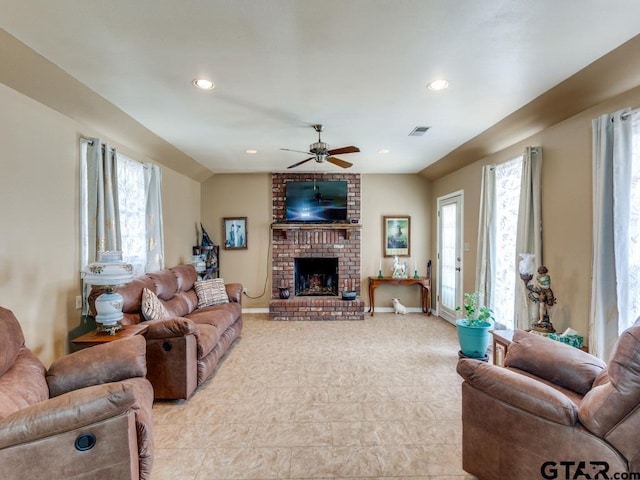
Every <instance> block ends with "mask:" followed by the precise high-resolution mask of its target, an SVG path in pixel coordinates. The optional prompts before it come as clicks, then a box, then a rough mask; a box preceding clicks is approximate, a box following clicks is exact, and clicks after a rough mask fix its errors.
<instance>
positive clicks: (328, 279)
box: [293, 257, 338, 297]
mask: <svg viewBox="0 0 640 480" xmlns="http://www.w3.org/2000/svg"><path fill="white" fill-rule="evenodd" d="M293 268H294V278H295V294H296V295H298V296H302V297H304V296H332V295H338V259H337V258H314V257H312V258H296V259H294V267H293Z"/></svg>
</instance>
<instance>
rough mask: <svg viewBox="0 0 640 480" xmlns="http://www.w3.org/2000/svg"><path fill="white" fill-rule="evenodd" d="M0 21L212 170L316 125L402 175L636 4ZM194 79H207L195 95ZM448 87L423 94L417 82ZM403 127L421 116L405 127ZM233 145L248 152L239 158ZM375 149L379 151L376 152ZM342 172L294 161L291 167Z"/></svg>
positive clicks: (198, 5) (631, 25)
mask: <svg viewBox="0 0 640 480" xmlns="http://www.w3.org/2000/svg"><path fill="white" fill-rule="evenodd" d="M0 11H2V14H1V15H0V27H1V28H3V29H4V30H6V31H7V32H8V33H10V34H11V35H13V36H14V37H16V38H17V39H19V40H20V41H22V42H23V43H25V44H26V45H28V46H29V47H31V48H32V49H34V50H35V51H37V52H38V53H40V54H41V55H43V56H44V57H46V58H47V59H49V60H50V61H51V62H53V63H54V64H56V65H58V66H59V67H60V68H62V69H63V70H65V71H66V72H67V73H69V74H70V75H72V76H73V77H75V78H76V79H78V80H79V81H80V82H82V83H84V84H85V85H87V86H88V87H89V88H91V89H92V90H93V91H95V92H97V93H98V94H99V95H101V96H102V97H104V98H105V99H107V100H108V101H110V102H111V103H113V104H114V105H116V106H117V107H119V108H120V109H122V110H123V111H124V112H126V113H127V114H129V115H130V116H131V117H133V118H134V119H136V120H137V121H138V122H140V123H141V124H142V125H144V126H145V127H147V128H148V129H150V130H151V131H153V132H154V133H155V134H157V135H158V136H160V137H162V138H164V139H165V140H166V141H168V142H169V143H171V144H173V145H174V146H175V147H177V148H178V149H180V150H182V151H183V152H185V153H186V154H187V155H189V156H191V157H192V158H193V159H195V160H196V161H197V162H199V163H201V164H202V165H204V166H206V167H207V168H209V169H210V170H211V171H213V172H216V173H226V172H273V171H283V170H285V169H286V167H287V166H288V165H291V164H293V163H296V162H298V161H300V160H303V159H304V158H305V156H304V155H303V154H301V153H294V152H284V151H281V150H280V148H290V149H294V150H305V151H306V150H307V149H308V146H309V144H310V143H312V142H314V141H316V139H317V137H316V133H315V132H314V131H313V130H312V128H311V127H310V125H311V124H314V123H322V124H324V126H325V130H324V132H323V140H324V141H325V142H327V143H329V148H338V147H343V146H346V145H356V146H358V147H359V148H360V150H361V152H360V153H354V154H346V155H342V156H340V158H342V159H344V160H348V161H350V162H353V163H354V166H353V167H352V168H351V169H350V170H349V171H353V172H360V173H415V172H419V171H420V170H422V169H423V168H425V167H426V166H428V165H430V164H432V163H433V162H435V161H437V160H439V159H440V158H442V157H443V156H445V155H446V154H447V153H449V152H451V151H452V150H454V149H455V148H456V147H458V146H460V145H461V144H463V143H465V142H466V141H468V140H469V139H471V138H473V137H475V136H476V135H478V134H480V133H481V132H483V131H484V130H486V129H487V128H488V127H490V126H491V125H493V124H495V123H496V122H498V121H499V120H500V119H502V118H504V117H505V116H507V115H509V114H510V113H512V112H514V111H515V110H517V109H519V108H520V107H522V106H523V105H525V104H527V103H528V102H530V101H531V100H532V99H534V98H535V97H537V96H539V95H540V94H542V93H544V92H545V91H547V90H549V89H550V88H551V87H553V86H554V85H556V84H558V83H559V82H561V81H562V80H564V79H566V78H567V77H569V76H571V75H572V74H574V73H576V72H577V71H578V70H580V69H582V68H583V67H585V66H587V65H588V64H590V63H591V62H593V61H594V60H596V59H597V58H599V57H601V56H602V55H604V54H606V53H608V52H609V51H611V50H613V49H614V48H616V47H617V46H619V45H620V44H622V43H624V42H625V41H626V40H628V39H630V38H632V37H634V36H635V35H637V34H638V33H640V3H639V2H638V1H637V0H608V1H606V2H603V1H602V0H580V1H577V0H491V1H477V0H394V1H388V0H322V1H311V0H308V1H307V0H206V1H204V0H200V1H196V0H181V1H177V0H154V1H152V2H151V1H148V2H143V1H131V0H111V1H104V0H57V1H55V2H54V1H51V0H0ZM198 77H205V78H209V79H211V80H213V81H214V82H215V84H216V87H215V89H214V90H211V91H199V90H196V89H195V88H194V87H193V85H192V83H191V82H192V80H193V79H195V78H198ZM436 78H446V79H447V80H448V81H449V82H450V88H449V89H448V90H446V91H442V92H431V91H429V90H427V89H426V88H425V86H426V84H427V82H428V81H430V80H433V79H436ZM416 126H429V127H431V128H430V130H429V131H428V132H427V133H426V134H425V135H424V136H421V137H410V136H408V134H409V132H410V131H411V130H412V129H413V128H414V127H416ZM246 149H256V150H258V153H257V154H255V155H248V154H246V153H245V150H246ZM380 149H388V150H390V153H388V154H386V155H381V154H379V153H378V150H380ZM314 167H315V168H317V170H318V171H341V169H340V168H339V167H337V166H335V165H331V164H322V165H317V164H315V162H308V163H306V164H305V165H304V166H303V167H300V168H299V170H300V171H305V170H307V171H308V170H310V169H314Z"/></svg>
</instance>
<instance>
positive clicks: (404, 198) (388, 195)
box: [202, 174, 431, 309]
mask: <svg viewBox="0 0 640 480" xmlns="http://www.w3.org/2000/svg"><path fill="white" fill-rule="evenodd" d="M361 188H362V219H361V221H362V225H363V226H362V294H363V297H364V298H365V300H367V301H368V297H367V285H368V281H367V277H368V276H370V275H377V274H378V263H379V261H380V259H381V258H382V216H384V215H410V216H411V242H412V248H411V262H410V263H411V265H410V267H411V269H413V264H414V261H417V262H418V266H419V270H420V271H419V273H420V274H421V275H424V274H425V268H426V267H425V266H426V262H427V260H428V253H429V251H430V245H429V241H430V229H431V225H430V224H431V221H430V212H431V208H430V195H429V182H428V181H427V180H425V179H424V178H423V177H421V176H419V175H362V183H361ZM271 204H272V203H271V174H220V175H214V176H213V177H211V178H209V179H208V180H207V181H205V182H204V183H203V184H202V222H203V224H204V227H205V229H206V230H207V232H209V234H210V235H211V237H212V239H213V241H214V242H216V243H218V244H222V240H223V235H222V219H223V218H224V217H234V216H240V217H247V226H248V236H247V239H248V248H247V250H224V249H221V253H220V273H221V276H222V277H223V278H224V279H225V281H227V282H240V283H242V284H243V285H244V286H245V287H246V288H247V290H248V294H249V295H250V296H251V297H259V298H254V299H252V298H249V297H247V296H245V297H244V300H243V306H244V307H245V308H260V309H266V308H268V306H269V300H270V292H271V261H270V243H269V242H270V235H271V228H270V225H271ZM383 265H384V267H383V268H384V273H385V274H386V275H389V268H390V266H391V259H390V258H386V259H383ZM265 282H266V283H265ZM265 285H266V287H265ZM263 292H264V294H263ZM393 296H397V297H399V298H400V299H401V301H402V302H403V303H405V304H406V305H407V306H410V307H416V308H417V307H418V306H419V305H420V296H419V290H418V288H417V287H415V288H412V289H407V288H400V287H380V288H379V289H378V291H377V292H376V304H377V305H378V306H387V307H390V305H391V300H390V299H391V297H393Z"/></svg>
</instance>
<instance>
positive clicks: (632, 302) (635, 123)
mask: <svg viewBox="0 0 640 480" xmlns="http://www.w3.org/2000/svg"><path fill="white" fill-rule="evenodd" d="M631 122H632V123H631V132H632V141H631V156H632V162H631V195H630V202H629V205H621V206H620V208H621V212H620V213H621V214H623V215H628V220H629V248H628V250H627V254H628V265H629V268H628V271H627V276H628V278H627V285H628V286H629V289H628V290H629V294H628V296H627V298H628V304H627V305H619V306H618V308H619V309H621V310H623V311H624V312H623V313H622V314H621V317H622V318H623V319H625V321H624V322H621V324H620V326H619V330H620V331H619V332H618V333H622V331H623V330H625V329H626V328H629V327H630V326H631V325H633V322H634V321H635V320H636V318H638V316H640V112H635V113H634V114H632V118H631Z"/></svg>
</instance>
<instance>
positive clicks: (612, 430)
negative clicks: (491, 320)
mask: <svg viewBox="0 0 640 480" xmlns="http://www.w3.org/2000/svg"><path fill="white" fill-rule="evenodd" d="M505 366H506V368H503V367H497V366H495V365H490V364H487V363H483V362H480V361H478V360H471V359H463V360H460V361H459V362H458V368H457V371H458V373H459V374H460V375H461V376H462V378H463V379H464V382H463V384H462V424H463V438H462V443H463V445H462V467H463V469H464V470H465V471H467V472H468V473H470V474H473V475H476V476H477V477H478V478H479V479H480V480H494V479H509V480H512V479H516V478H518V479H530V478H531V479H533V478H546V479H560V478H614V476H615V474H620V475H625V474H626V473H629V472H640V434H639V433H638V432H640V319H638V320H637V321H636V323H635V324H634V325H633V326H632V327H631V328H630V329H628V330H626V331H625V332H624V333H623V334H622V335H621V336H620V338H619V339H618V341H617V343H616V346H615V348H614V350H613V352H612V354H611V358H610V359H609V363H608V365H605V364H604V362H602V361H600V360H599V359H597V358H596V357H594V356H592V355H589V354H588V353H585V352H583V351H581V350H579V349H577V348H573V347H570V346H568V345H564V344H561V343H560V342H556V341H554V340H549V339H547V338H544V337H541V336H538V335H535V334H532V333H527V332H523V331H517V332H515V335H514V342H513V343H512V344H511V345H510V346H509V348H508V351H507V355H506V357H505ZM597 473H600V475H599V476H596V474H597ZM615 478H631V477H627V476H624V477H623V476H616V477H615Z"/></svg>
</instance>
